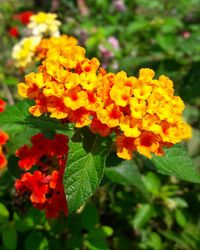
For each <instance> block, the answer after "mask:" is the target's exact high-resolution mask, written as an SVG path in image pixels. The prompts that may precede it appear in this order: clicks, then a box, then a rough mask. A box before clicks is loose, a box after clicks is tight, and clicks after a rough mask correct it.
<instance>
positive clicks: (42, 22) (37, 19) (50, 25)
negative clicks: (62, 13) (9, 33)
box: [28, 12, 61, 36]
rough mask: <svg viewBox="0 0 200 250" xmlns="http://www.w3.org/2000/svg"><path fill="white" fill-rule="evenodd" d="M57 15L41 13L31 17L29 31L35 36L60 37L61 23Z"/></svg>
mask: <svg viewBox="0 0 200 250" xmlns="http://www.w3.org/2000/svg"><path fill="white" fill-rule="evenodd" d="M56 18H57V14H55V13H45V12H39V13H38V14H36V15H32V16H31V17H30V22H29V24H28V29H30V30H31V33H32V35H34V36H59V35H60V32H59V26H60V25H61V22H60V21H58V20H56Z"/></svg>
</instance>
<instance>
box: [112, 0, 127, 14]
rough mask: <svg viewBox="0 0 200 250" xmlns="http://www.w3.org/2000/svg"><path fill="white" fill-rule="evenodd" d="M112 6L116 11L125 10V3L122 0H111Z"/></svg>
mask: <svg viewBox="0 0 200 250" xmlns="http://www.w3.org/2000/svg"><path fill="white" fill-rule="evenodd" d="M113 6H114V8H115V9H116V10H117V11H120V12H123V11H125V10H126V5H125V3H124V1H123V0H113Z"/></svg>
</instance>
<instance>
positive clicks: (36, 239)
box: [25, 231, 48, 250]
mask: <svg viewBox="0 0 200 250" xmlns="http://www.w3.org/2000/svg"><path fill="white" fill-rule="evenodd" d="M36 249H37V250H46V249H48V241H47V239H46V238H45V237H44V235H43V234H42V233H41V232H38V231H33V232H31V233H30V234H29V235H28V236H27V238H26V240H25V250H36Z"/></svg>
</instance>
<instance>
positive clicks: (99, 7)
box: [0, 0, 200, 250]
mask: <svg viewBox="0 0 200 250" xmlns="http://www.w3.org/2000/svg"><path fill="white" fill-rule="evenodd" d="M119 3H121V7H120V4H119ZM123 4H124V5H123ZM23 10H32V11H34V12H36V11H38V10H43V11H54V12H57V13H58V15H59V19H60V20H61V21H62V23H63V24H62V27H61V30H62V32H63V33H66V34H69V35H73V36H76V37H77V38H78V40H79V41H80V44H81V45H83V46H85V47H86V49H87V55H88V57H92V56H97V57H98V58H99V59H100V60H101V62H102V63H104V64H105V66H107V65H108V62H109V68H108V70H112V71H119V70H125V71H127V73H128V74H129V75H134V74H137V72H138V69H139V68H141V67H150V68H152V69H154V70H155V71H156V73H157V74H158V75H160V74H165V75H168V76H169V77H171V78H172V79H173V81H174V83H175V90H176V94H178V95H180V96H181V97H182V98H183V100H184V101H185V102H186V104H187V107H186V110H185V114H184V115H185V119H186V120H187V121H188V122H189V123H190V124H191V125H192V127H193V138H192V140H191V141H190V142H188V143H187V144H186V145H184V148H185V149H183V148H182V147H175V148H173V152H172V153H171V157H172V159H170V161H167V165H166V164H165V158H162V168H161V167H160V165H159V161H161V159H158V158H153V163H154V164H152V163H151V164H150V163H149V162H148V161H144V159H141V157H137V158H136V159H134V160H133V161H128V162H127V161H125V162H121V161H120V160H119V159H118V158H116V157H115V155H114V153H113V152H112V149H111V151H110V153H109V156H108V157H107V160H106V169H105V176H104V178H103V180H102V181H101V186H100V188H99V189H98V190H97V191H96V192H95V194H94V195H93V196H92V198H91V199H90V200H89V201H88V202H87V203H86V204H85V205H83V206H82V207H81V208H80V209H79V210H78V212H77V214H74V215H71V216H69V217H68V218H65V217H62V218H60V219H59V220H47V219H46V218H45V216H44V214H43V213H42V212H39V211H37V210H35V209H34V208H30V207H29V206H28V204H26V203H24V201H23V200H17V199H15V195H14V189H13V183H14V180H15V179H16V178H17V177H19V174H20V172H19V170H18V169H17V168H16V163H17V158H16V157H15V156H14V152H15V150H16V149H17V148H18V147H20V146H22V145H23V144H25V143H28V142H29V138H30V137H31V136H32V135H34V134H36V133H37V132H38V131H39V130H42V131H44V129H46V128H47V127H48V128H49V127H50V128H51V129H52V130H53V129H54V128H56V129H57V128H58V127H57V126H58V124H56V121H55V122H54V121H51V124H49V123H48V122H49V121H48V120H45V119H43V118H41V122H40V124H43V125H40V126H39V127H38V126H37V122H36V121H35V120H34V119H33V120H31V119H30V118H29V117H28V113H27V108H26V107H28V105H29V104H27V103H26V104H21V105H22V106H23V108H24V112H21V109H20V111H18V106H17V105H15V106H13V107H12V108H13V111H12V109H11V115H10V116H9V118H8V119H9V122H10V124H9V126H8V125H5V124H6V123H7V122H6V119H7V118H6V115H5V117H4V119H5V120H4V121H5V122H4V124H1V128H2V129H4V130H5V131H6V132H8V134H9V136H10V138H11V140H10V142H9V143H8V144H7V148H6V151H7V152H8V155H7V156H8V169H7V171H5V172H4V173H0V233H1V238H0V245H1V247H0V249H1V250H6V249H7V250H14V249H20V250H21V249H25V250H32V249H34V250H35V249H38V250H44V249H52V250H53V249H90V250H99V249H105V250H106V249H127V250H128V249H139V250H140V249H142V250H143V249H144V250H168V249H176V250H193V249H194V250H196V249H197V250H198V249H199V246H200V186H199V184H193V183H190V182H186V181H183V180H180V179H178V178H176V177H168V176H163V175H161V174H159V173H157V172H156V171H155V169H156V168H157V169H158V170H159V172H160V173H164V174H166V171H168V174H170V171H171V170H172V171H173V169H174V166H175V165H176V166H177V165H178V166H179V168H178V170H177V171H178V172H177V173H176V174H173V175H176V176H178V177H179V178H180V177H182V179H185V180H191V179H192V180H193V181H194V179H195V182H196V183H198V182H200V181H199V178H198V175H195V174H194V176H190V171H189V170H187V168H188V167H189V165H190V160H189V159H186V158H185V159H184V161H183V160H182V159H178V158H177V155H176V154H177V152H179V151H180V150H187V152H188V153H189V155H190V156H191V157H192V158H193V161H194V162H195V164H196V166H197V167H198V168H199V167H200V154H199V153H200V111H199V110H200V88H199V81H200V80H199V78H200V73H199V66H200V54H199V51H200V43H199V40H200V25H199V22H200V5H199V0H191V1H187V0H180V1H179V3H178V4H177V3H176V2H175V1H172V0H169V1H159V0H152V1H147V0H133V1H128V0H127V1H124V2H121V1H119V0H116V1H109V0H96V1H92V0H87V1H74V0H60V1H50V0H48V1H17V0H8V1H0V21H1V23H2V25H1V26H0V37H1V46H0V65H1V66H0V84H1V86H0V87H1V88H0V97H1V98H3V99H4V100H6V101H7V102H8V103H9V104H13V103H15V104H16V103H17V102H18V101H19V97H18V95H17V91H16V84H17V83H18V82H19V81H21V80H22V79H23V74H22V72H20V70H18V69H16V68H15V67H14V65H13V62H12V60H11V50H12V46H13V45H14V44H15V43H16V42H17V41H18V40H19V39H20V37H18V38H13V37H11V36H9V34H8V30H9V28H10V27H12V26H15V25H17V26H18V27H19V30H20V33H21V34H22V35H23V29H24V28H23V27H22V26H20V24H19V23H17V21H16V20H13V19H12V16H13V15H14V14H16V13H19V12H21V11H23ZM110 37H115V38H116V39H117V40H118V43H119V46H118V47H114V46H112V45H111V44H110V42H109V38H110ZM100 45H101V46H100ZM102 46H103V47H104V48H106V49H107V50H108V51H110V52H111V56H108V55H107V54H105V53H103V52H102V49H101V48H102ZM26 105H27V106H26ZM12 112H13V113H12ZM12 114H13V115H12ZM11 117H12V119H11ZM19 121H20V122H21V121H24V123H22V122H21V123H20V124H18V126H16V125H14V124H13V123H14V122H19ZM24 124H26V125H27V124H29V125H30V127H27V126H26V127H25V125H24ZM42 126H43V127H42ZM59 130H61V131H64V130H65V128H63V126H61V127H60V128H59ZM46 133H47V132H46ZM47 134H48V133H47ZM91 139H92V138H91ZM98 146H100V143H98ZM77 147H79V143H78V142H74V143H73V145H72V148H77ZM79 150H80V151H81V155H82V156H84V155H85V151H84V150H85V149H84V148H80V149H79ZM86 152H87V153H88V151H86ZM181 152H182V151H181ZM87 157H88V158H90V159H89V160H91V157H92V156H91V155H90V154H87ZM166 157H168V155H167V154H166ZM84 159H85V158H83V162H82V165H81V166H82V168H81V169H79V171H82V172H83V173H84V172H85V171H87V169H86V168H85V167H84ZM92 160H93V163H94V164H95V163H96V162H97V163H99V161H100V159H97V158H95V159H92ZM169 162H170V164H169ZM163 166H164V168H163ZM68 167H69V168H70V163H69V165H68ZM191 167H192V166H191ZM187 171H188V172H187ZM173 173H174V172H173ZM180 175H182V176H180ZM100 176H101V170H100V172H99V175H97V179H96V183H95V181H94V189H96V186H97V183H98V180H99V179H101V178H100ZM65 181H66V183H67V184H70V179H69V178H67V179H66V180H65ZM71 181H72V182H73V180H71ZM81 181H82V182H87V180H85V179H84V178H82V180H81ZM75 191H76V190H75ZM87 195H88V194H86V196H87ZM78 207H79V204H78V205H77V204H74V207H73V208H71V209H72V210H76V209H77V208H78Z"/></svg>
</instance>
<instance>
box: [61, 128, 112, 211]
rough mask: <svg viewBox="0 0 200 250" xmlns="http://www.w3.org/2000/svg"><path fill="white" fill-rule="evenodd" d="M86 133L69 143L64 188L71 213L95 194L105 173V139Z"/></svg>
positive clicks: (83, 132)
mask: <svg viewBox="0 0 200 250" xmlns="http://www.w3.org/2000/svg"><path fill="white" fill-rule="evenodd" d="M85 132H86V130H83V131H82V134H79V135H76V136H75V137H74V138H73V139H72V140H70V142H69V153H68V161H67V166H66V169H65V173H64V188H65V194H66V197H67V204H68V209H69V212H70V213H71V212H73V211H76V210H77V209H78V208H80V206H81V205H83V204H84V203H85V201H86V200H87V199H88V198H89V197H90V196H91V195H92V194H93V193H94V192H95V190H96V189H97V188H98V186H99V183H100V181H101V179H102V176H103V171H104V165H105V156H106V148H107V147H106V146H105V145H103V142H105V138H102V137H100V136H98V135H94V134H92V133H91V132H86V133H85ZM74 140H76V141H74Z"/></svg>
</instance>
